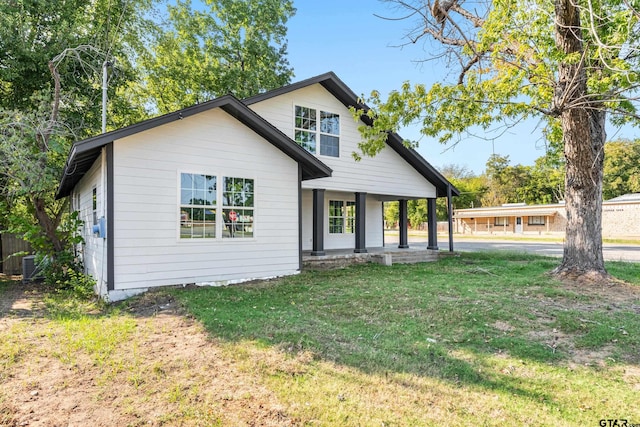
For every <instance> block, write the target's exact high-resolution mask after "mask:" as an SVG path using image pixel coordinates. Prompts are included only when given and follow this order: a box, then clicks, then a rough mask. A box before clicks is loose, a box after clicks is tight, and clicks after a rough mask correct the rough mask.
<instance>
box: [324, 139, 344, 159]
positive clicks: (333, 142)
mask: <svg viewBox="0 0 640 427" xmlns="http://www.w3.org/2000/svg"><path fill="white" fill-rule="evenodd" d="M320 154H322V155H323V156H331V157H340V138H338V137H337V136H329V135H320Z"/></svg>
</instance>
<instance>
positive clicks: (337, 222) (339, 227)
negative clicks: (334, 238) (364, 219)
mask: <svg viewBox="0 0 640 427" xmlns="http://www.w3.org/2000/svg"><path fill="white" fill-rule="evenodd" d="M329 233H332V234H337V233H343V219H342V218H340V217H336V218H329Z"/></svg>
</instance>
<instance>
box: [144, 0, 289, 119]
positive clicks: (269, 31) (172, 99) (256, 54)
mask: <svg viewBox="0 0 640 427" xmlns="http://www.w3.org/2000/svg"><path fill="white" fill-rule="evenodd" d="M200 6H203V7H204V9H200V8H198V7H194V5H193V4H192V2H191V1H190V0H178V1H177V2H176V4H175V5H174V6H169V17H168V29H167V30H165V31H159V32H157V33H156V36H155V39H154V41H153V43H152V49H151V51H150V52H148V54H146V55H144V56H142V57H141V59H140V64H141V65H142V67H143V68H144V71H145V81H144V87H143V89H142V96H143V97H145V98H146V101H147V102H148V103H149V104H150V105H151V106H152V107H153V109H155V110H157V111H158V112H161V113H166V112H169V111H174V110H176V109H180V108H183V107H186V106H189V105H193V104H196V103H199V102H203V101H207V100H209V99H212V98H215V97H217V96H221V95H225V94H227V93H232V94H234V95H235V96H237V97H239V98H244V97H248V96H251V95H256V94H258V93H260V92H262V91H264V90H267V89H274V88H277V87H280V86H284V85H285V84H287V83H289V82H290V80H291V77H292V76H293V69H292V68H291V67H289V63H288V61H287V59H286V53H287V43H286V33H287V27H286V23H287V21H288V20H289V18H290V17H292V16H293V14H294V13H295V9H294V7H293V2H292V1H290V0H285V1H283V0H205V1H203V2H202V4H200Z"/></svg>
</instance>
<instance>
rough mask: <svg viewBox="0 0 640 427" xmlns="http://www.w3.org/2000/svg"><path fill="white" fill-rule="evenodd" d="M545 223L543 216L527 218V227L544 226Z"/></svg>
mask: <svg viewBox="0 0 640 427" xmlns="http://www.w3.org/2000/svg"><path fill="white" fill-rule="evenodd" d="M546 223H547V221H546V218H545V217H544V216H543V215H533V216H530V217H527V225H546Z"/></svg>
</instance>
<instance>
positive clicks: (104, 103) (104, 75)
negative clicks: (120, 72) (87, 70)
mask: <svg viewBox="0 0 640 427" xmlns="http://www.w3.org/2000/svg"><path fill="white" fill-rule="evenodd" d="M110 66H111V62H109V61H104V62H103V63H102V133H105V132H106V131H107V80H108V79H107V68H108V67H110Z"/></svg>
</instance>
